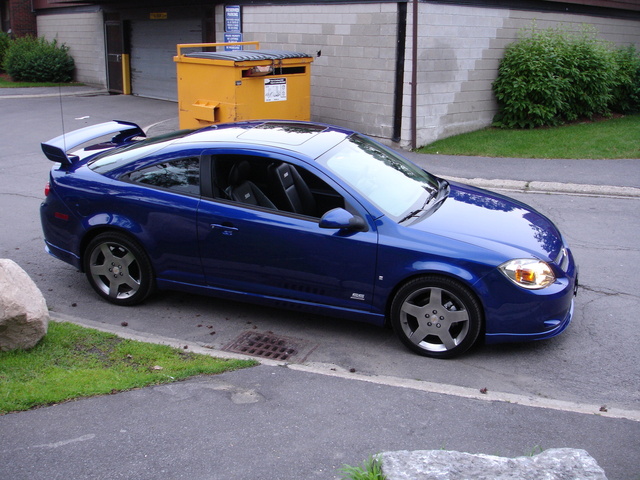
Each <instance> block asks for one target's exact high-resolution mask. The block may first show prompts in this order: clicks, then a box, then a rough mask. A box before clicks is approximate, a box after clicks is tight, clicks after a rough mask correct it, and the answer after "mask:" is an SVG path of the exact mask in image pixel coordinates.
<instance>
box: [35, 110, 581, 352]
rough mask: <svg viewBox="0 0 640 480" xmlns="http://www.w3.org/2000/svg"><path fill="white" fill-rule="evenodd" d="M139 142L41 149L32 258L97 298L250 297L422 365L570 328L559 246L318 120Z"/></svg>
mask: <svg viewBox="0 0 640 480" xmlns="http://www.w3.org/2000/svg"><path fill="white" fill-rule="evenodd" d="M107 135H108V138H107V141H106V142H103V143H97V144H93V145H90V146H88V147H84V148H82V147H81V146H82V145H86V144H90V143H91V142H96V141H98V139H100V138H101V137H105V136H107ZM144 136H145V135H144V132H143V131H142V130H141V129H140V127H138V126H137V125H135V124H133V123H129V122H123V121H113V122H107V123H102V124H99V125H94V126H90V127H86V128H83V129H80V130H76V131H74V132H71V133H69V134H66V135H63V136H61V137H57V138H54V139H52V140H50V141H48V142H45V143H43V144H42V148H43V151H44V153H45V154H46V156H47V157H48V158H49V159H50V160H52V161H54V162H56V164H55V165H54V166H53V168H52V170H51V175H50V181H49V183H48V185H47V187H46V191H45V194H46V198H45V200H44V202H43V203H42V206H41V220H42V227H43V230H44V238H45V242H46V248H47V251H48V252H49V253H51V254H52V255H53V256H55V257H57V258H59V259H61V260H63V261H65V262H67V263H70V264H71V265H73V266H75V267H77V268H78V269H79V270H81V271H83V272H85V273H86V276H87V279H88V280H89V283H90V284H91V286H92V287H93V288H94V289H95V291H96V292H97V293H98V294H99V295H100V296H102V297H104V298H105V299H106V300H108V301H110V302H113V303H115V304H117V305H134V304H138V303H140V302H142V301H143V300H145V299H146V298H147V297H148V296H149V295H150V294H151V293H152V292H153V291H154V290H156V289H159V290H165V289H171V290H181V291H185V292H191V293H198V294H209V295H216V296H220V297H225V298H231V299H236V300H245V301H252V302H259V303H266V304H271V305H276V306H282V307H288V308H294V309H298V310H303V311H312V312H315V313H321V314H326V315H333V316H340V317H345V318H348V319H353V320H359V321H365V322H369V323H373V324H376V325H380V326H382V325H385V324H389V325H391V326H392V327H393V329H394V330H395V332H396V333H397V335H398V337H399V338H400V340H401V341H402V342H403V343H404V344H405V345H406V346H407V347H408V348H410V349H411V350H413V351H415V352H417V353H419V354H421V355H426V356H430V357H440V358H444V357H452V356H455V355H458V354H460V353H462V352H464V351H465V350H467V349H468V348H469V347H471V346H472V345H473V344H474V343H476V341H477V340H479V339H484V341H485V342H487V343H491V342H506V341H524V340H538V339H545V338H549V337H552V336H554V335H557V334H559V333H560V332H562V331H563V330H564V329H565V328H566V327H567V326H568V325H569V322H570V321H571V317H572V314H573V305H574V295H575V292H576V289H577V267H576V264H575V262H574V259H573V256H572V254H571V251H570V250H569V247H568V246H567V244H566V242H565V241H564V239H563V237H562V235H561V234H560V232H559V231H558V229H557V228H556V227H555V225H554V224H553V223H552V222H551V221H550V220H549V219H548V218H546V217H545V216H543V215H541V214H540V213H538V212H536V211H535V210H533V209H532V208H531V207H529V206H527V205H525V204H523V203H520V202H518V201H515V200H513V199H510V198H507V197H505V196H502V195H499V194H496V193H491V192H488V191H485V190H481V189H478V188H474V187H470V186H467V185H463V184H459V183H454V182H447V181H445V180H443V179H441V178H438V177H436V176H433V175H431V174H429V173H427V172H426V171H424V170H422V169H421V168H419V167H418V166H416V165H414V164H413V163H411V162H410V161H408V160H406V159H405V158H403V157H402V156H400V155H399V154H398V153H395V152H394V151H393V150H390V149H389V148H387V147H385V146H383V145H381V144H379V143H377V142H375V141H373V140H371V139H370V138H367V137H366V136H364V135H361V134H359V133H357V132H354V131H351V130H347V129H344V128H339V127H335V126H330V125H322V124H316V123H305V122H290V121H250V122H242V123H233V124H225V125H217V126H215V125H214V126H211V127H207V128H204V129H201V130H196V131H180V132H175V133H172V134H169V135H164V136H159V137H155V138H150V139H145V138H144ZM74 149H75V151H74Z"/></svg>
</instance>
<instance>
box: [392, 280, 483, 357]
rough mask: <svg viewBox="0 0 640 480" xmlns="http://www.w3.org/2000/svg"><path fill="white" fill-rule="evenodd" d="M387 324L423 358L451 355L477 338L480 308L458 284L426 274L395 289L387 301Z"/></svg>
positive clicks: (480, 321)
mask: <svg viewBox="0 0 640 480" xmlns="http://www.w3.org/2000/svg"><path fill="white" fill-rule="evenodd" d="M391 325H392V326H393V329H394V330H395V332H396V335H398V338H400V340H401V341H402V343H404V344H405V345H406V346H407V347H408V348H409V349H410V350H413V351H414V352H416V353H418V354H420V355H424V356H427V357H435V358H451V357H455V356H457V355H460V354H462V353H464V352H465V351H467V350H468V349H469V348H470V347H471V346H472V345H473V344H474V343H475V342H476V340H477V339H478V336H479V334H480V330H481V327H482V308H481V307H480V304H479V303H478V300H477V299H476V298H475V296H474V295H473V294H472V293H471V292H470V291H469V289H468V288H467V287H465V286H464V285H462V284H461V283H459V282H457V281H455V280H453V279H450V278H448V277H441V276H436V275H428V276H424V277H420V278H416V279H414V280H411V281H409V282H408V283H407V284H406V285H404V286H403V287H402V288H400V290H398V293H397V294H396V295H395V297H394V299H393V302H392V304H391Z"/></svg>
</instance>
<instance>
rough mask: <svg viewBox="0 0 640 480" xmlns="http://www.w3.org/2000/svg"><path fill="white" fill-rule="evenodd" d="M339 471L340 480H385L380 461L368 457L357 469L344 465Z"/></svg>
mask: <svg viewBox="0 0 640 480" xmlns="http://www.w3.org/2000/svg"><path fill="white" fill-rule="evenodd" d="M340 471H341V472H342V474H343V476H342V480H386V478H387V477H386V475H385V474H384V473H383V472H382V465H381V463H380V461H379V460H378V459H376V458H374V457H369V458H368V459H367V460H365V461H364V462H362V465H360V466H357V467H353V466H351V465H345V466H343V467H342V468H341V469H340Z"/></svg>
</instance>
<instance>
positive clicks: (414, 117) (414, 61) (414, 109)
mask: <svg viewBox="0 0 640 480" xmlns="http://www.w3.org/2000/svg"><path fill="white" fill-rule="evenodd" d="M411 40H412V48H411V149H412V150H415V149H416V148H418V138H417V136H418V131H417V130H418V128H417V124H418V0H413V34H412V39H411Z"/></svg>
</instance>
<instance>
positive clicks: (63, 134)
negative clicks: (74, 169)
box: [58, 84, 67, 152]
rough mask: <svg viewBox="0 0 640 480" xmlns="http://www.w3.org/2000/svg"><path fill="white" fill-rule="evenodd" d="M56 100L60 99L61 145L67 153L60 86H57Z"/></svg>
mask: <svg viewBox="0 0 640 480" xmlns="http://www.w3.org/2000/svg"><path fill="white" fill-rule="evenodd" d="M58 98H59V99H60V124H61V125H62V145H63V148H64V151H65V152H66V151H67V137H66V136H65V133H66V132H65V131H64V110H63V108H62V85H60V84H58Z"/></svg>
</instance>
